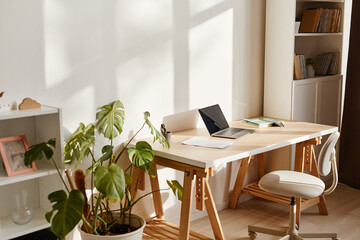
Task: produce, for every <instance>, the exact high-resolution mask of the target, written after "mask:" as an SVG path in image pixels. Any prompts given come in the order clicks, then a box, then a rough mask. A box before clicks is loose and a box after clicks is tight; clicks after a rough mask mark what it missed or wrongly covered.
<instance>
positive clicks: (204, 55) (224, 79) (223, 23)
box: [189, 10, 233, 120]
mask: <svg viewBox="0 0 360 240" xmlns="http://www.w3.org/2000/svg"><path fill="white" fill-rule="evenodd" d="M232 21H233V11H232V10H228V11H226V12H224V13H223V14H221V15H218V16H215V17H213V18H211V19H210V20H208V21H206V22H204V23H203V24H201V25H199V26H196V27H195V28H193V29H191V31H190V37H189V38H190V64H189V65H190V79H189V91H190V94H189V96H190V101H189V102H190V108H198V107H204V106H207V105H211V104H216V103H219V104H220V106H221V108H222V110H223V112H224V114H225V116H226V118H227V119H228V120H230V119H231V117H232V116H231V102H232V81H233V80H232V64H233V63H232V60H233V44H232V37H233V33H232V26H233V24H232Z"/></svg>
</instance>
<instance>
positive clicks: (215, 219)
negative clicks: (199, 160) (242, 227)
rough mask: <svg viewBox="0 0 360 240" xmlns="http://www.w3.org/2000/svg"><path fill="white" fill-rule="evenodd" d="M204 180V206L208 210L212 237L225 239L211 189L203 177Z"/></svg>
mask: <svg viewBox="0 0 360 240" xmlns="http://www.w3.org/2000/svg"><path fill="white" fill-rule="evenodd" d="M204 182H205V195H206V199H205V206H206V210H207V212H208V217H209V220H210V224H211V227H212V230H213V232H214V237H215V239H221V240H223V239H225V237H224V233H223V230H222V228H221V224H220V219H219V215H218V212H217V210H216V206H215V202H214V199H213V196H212V193H211V190H210V186H209V182H208V180H207V179H204Z"/></svg>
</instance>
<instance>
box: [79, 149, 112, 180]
mask: <svg viewBox="0 0 360 240" xmlns="http://www.w3.org/2000/svg"><path fill="white" fill-rule="evenodd" d="M113 149H114V146H111V145H105V146H104V147H103V148H102V149H101V152H102V153H103V155H102V156H101V157H100V158H99V159H98V160H97V161H96V162H94V163H93V164H91V166H90V167H89V168H88V169H86V174H89V173H91V172H95V170H96V168H97V167H99V166H100V165H102V163H103V162H104V161H106V160H109V159H110V158H111V157H112V155H113Z"/></svg>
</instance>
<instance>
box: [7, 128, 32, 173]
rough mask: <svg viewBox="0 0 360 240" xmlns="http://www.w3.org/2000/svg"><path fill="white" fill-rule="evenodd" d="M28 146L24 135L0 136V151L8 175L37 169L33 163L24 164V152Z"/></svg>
mask: <svg viewBox="0 0 360 240" xmlns="http://www.w3.org/2000/svg"><path fill="white" fill-rule="evenodd" d="M28 148H29V145H28V143H27V140H26V137H25V135H21V136H15V137H6V138H0V152H1V156H2V159H3V162H4V165H5V169H6V172H7V175H8V176H9V177H10V176H15V175H19V174H24V173H28V172H34V171H36V170H37V169H36V166H35V163H32V164H31V165H29V166H26V165H25V164H24V153H25V151H26V150H27V149H28Z"/></svg>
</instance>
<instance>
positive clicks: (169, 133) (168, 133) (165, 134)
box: [162, 131, 171, 142]
mask: <svg viewBox="0 0 360 240" xmlns="http://www.w3.org/2000/svg"><path fill="white" fill-rule="evenodd" d="M162 135H163V136H164V137H165V139H166V141H168V142H170V140H171V132H169V131H167V132H166V133H162Z"/></svg>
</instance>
